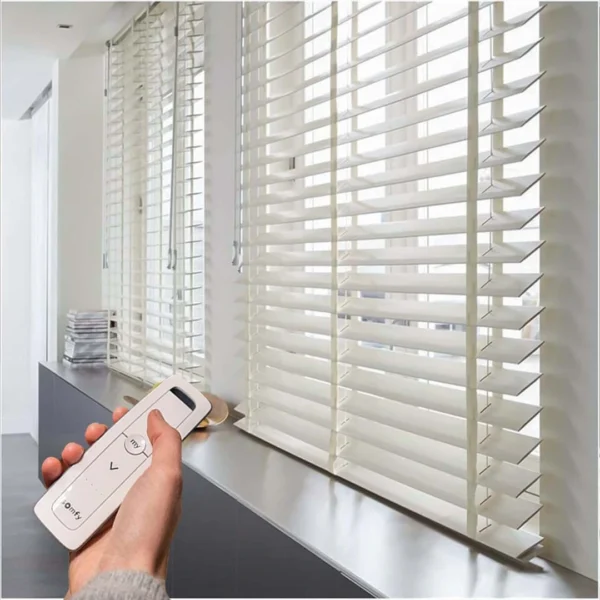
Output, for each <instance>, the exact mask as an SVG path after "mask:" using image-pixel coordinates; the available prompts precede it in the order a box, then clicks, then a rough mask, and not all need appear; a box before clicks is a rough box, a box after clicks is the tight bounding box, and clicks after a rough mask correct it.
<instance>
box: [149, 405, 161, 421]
mask: <svg viewBox="0 0 600 600" xmlns="http://www.w3.org/2000/svg"><path fill="white" fill-rule="evenodd" d="M150 412H151V413H152V414H153V415H154V416H155V417H156V418H157V419H160V420H161V421H164V419H163V416H162V414H161V412H160V410H158V408H153V409H152V410H151V411H150Z"/></svg>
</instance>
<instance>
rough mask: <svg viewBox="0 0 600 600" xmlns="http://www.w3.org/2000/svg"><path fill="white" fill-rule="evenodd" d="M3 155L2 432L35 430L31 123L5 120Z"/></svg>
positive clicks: (0, 213)
mask: <svg viewBox="0 0 600 600" xmlns="http://www.w3.org/2000/svg"><path fill="white" fill-rule="evenodd" d="M0 155H1V157H2V170H1V172H2V177H1V180H2V202H1V203H0V208H1V211H0V228H1V231H0V241H1V243H2V248H1V251H0V258H1V265H0V291H1V301H0V308H1V314H0V323H1V325H2V336H1V347H0V382H1V384H2V387H1V388H0V401H1V403H2V433H30V432H31V426H32V419H31V415H32V410H33V409H34V406H35V402H36V399H37V396H36V397H32V393H31V391H32V390H31V386H30V385H29V379H30V367H29V364H30V354H31V352H30V348H31V339H30V321H31V311H30V294H31V279H30V271H31V262H30V260H31V259H30V257H31V121H29V120H27V121H6V120H2V148H1V151H0Z"/></svg>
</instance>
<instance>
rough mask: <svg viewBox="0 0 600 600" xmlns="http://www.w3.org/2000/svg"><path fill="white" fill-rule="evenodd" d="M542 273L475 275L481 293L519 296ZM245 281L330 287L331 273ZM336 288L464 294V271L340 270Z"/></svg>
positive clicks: (276, 274)
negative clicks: (366, 271)
mask: <svg viewBox="0 0 600 600" xmlns="http://www.w3.org/2000/svg"><path fill="white" fill-rule="evenodd" d="M541 277H542V275H541V273H515V274H498V275H496V274H493V273H491V274H490V273H487V272H486V273H481V274H480V275H478V277H477V289H478V293H479V295H480V296H491V297H503V298H508V297H511V298H519V297H521V296H522V295H523V294H524V293H525V292H526V291H527V290H528V289H530V288H531V286H533V285H534V284H535V283H537V282H538V281H539V280H540V278H541ZM241 283H242V284H244V285H258V286H262V285H264V286H271V287H284V288H298V287H300V288H312V289H319V288H320V289H329V288H330V287H331V274H329V273H306V272H291V271H281V270H278V271H262V272H260V273H258V274H256V275H253V276H252V277H246V278H245V279H244V280H243V281H242V282H241ZM336 288H337V289H338V290H340V292H347V291H355V292H363V294H364V293H365V292H387V293H402V294H443V295H459V296H464V295H466V291H467V288H466V281H465V275H464V274H446V273H390V274H385V275H384V274H371V273H339V274H338V277H337V284H336Z"/></svg>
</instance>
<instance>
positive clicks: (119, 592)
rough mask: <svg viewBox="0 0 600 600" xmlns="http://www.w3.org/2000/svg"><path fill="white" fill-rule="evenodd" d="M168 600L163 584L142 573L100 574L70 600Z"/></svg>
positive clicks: (161, 581)
mask: <svg viewBox="0 0 600 600" xmlns="http://www.w3.org/2000/svg"><path fill="white" fill-rule="evenodd" d="M117 599H118V600H169V597H168V596H167V590H166V589H165V582H164V581H163V580H162V579H157V578H156V577H152V575H149V574H148V573H143V572H142V571H109V572H107V573H100V575H97V576H96V577H94V579H92V580H91V581H90V582H89V583H88V584H87V585H86V586H85V587H83V588H82V589H81V590H80V591H79V592H77V593H76V594H75V595H74V596H72V597H71V600H117Z"/></svg>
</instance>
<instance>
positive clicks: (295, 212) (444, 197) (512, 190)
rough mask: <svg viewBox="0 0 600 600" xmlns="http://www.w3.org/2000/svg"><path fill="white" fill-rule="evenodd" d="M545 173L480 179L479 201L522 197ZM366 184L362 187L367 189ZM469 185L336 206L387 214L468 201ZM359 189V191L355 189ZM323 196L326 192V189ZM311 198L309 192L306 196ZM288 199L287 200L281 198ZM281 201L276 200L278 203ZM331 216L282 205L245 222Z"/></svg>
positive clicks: (260, 202)
mask: <svg viewBox="0 0 600 600" xmlns="http://www.w3.org/2000/svg"><path fill="white" fill-rule="evenodd" d="M542 177H543V174H542V173H537V174H533V175H526V176H521V177H512V178H510V177H509V178H504V179H490V180H488V181H482V182H479V185H478V191H479V193H478V197H477V200H478V201H486V200H493V199H496V198H498V199H499V198H508V197H516V196H522V195H523V194H525V193H526V192H527V191H528V190H530V189H531V188H532V187H533V186H534V185H535V184H536V183H537V182H538V181H539V180H540V179H541V178H542ZM367 188H368V186H366V185H365V186H364V188H363V189H367ZM466 189H467V188H466V186H464V185H458V186H451V187H446V188H440V189H436V190H429V191H417V192H408V193H403V194H385V195H383V196H382V197H381V198H372V199H365V200H361V201H360V202H344V203H339V204H338V206H337V214H338V218H339V217H354V216H359V215H368V214H373V213H386V212H393V211H397V210H408V209H413V208H427V207H431V206H442V205H446V204H457V203H460V202H465V198H466ZM356 191H360V190H356ZM323 195H326V194H325V193H324V192H323ZM307 198H311V196H310V195H307V196H306V198H300V199H307ZM271 202H272V197H269V196H262V197H258V198H256V199H253V201H252V205H253V206H266V205H269V204H270V203H271ZM281 202H287V200H281ZM277 203H278V202H275V204H277ZM330 215H331V207H330V206H316V207H306V208H293V209H289V208H283V209H281V208H279V209H277V210H271V211H269V212H267V213H265V214H262V215H260V216H258V217H253V218H249V219H248V220H247V221H245V222H244V224H243V225H244V226H245V227H253V226H258V225H278V224H283V223H299V222H301V221H316V220H319V219H327V218H329V217H330Z"/></svg>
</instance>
